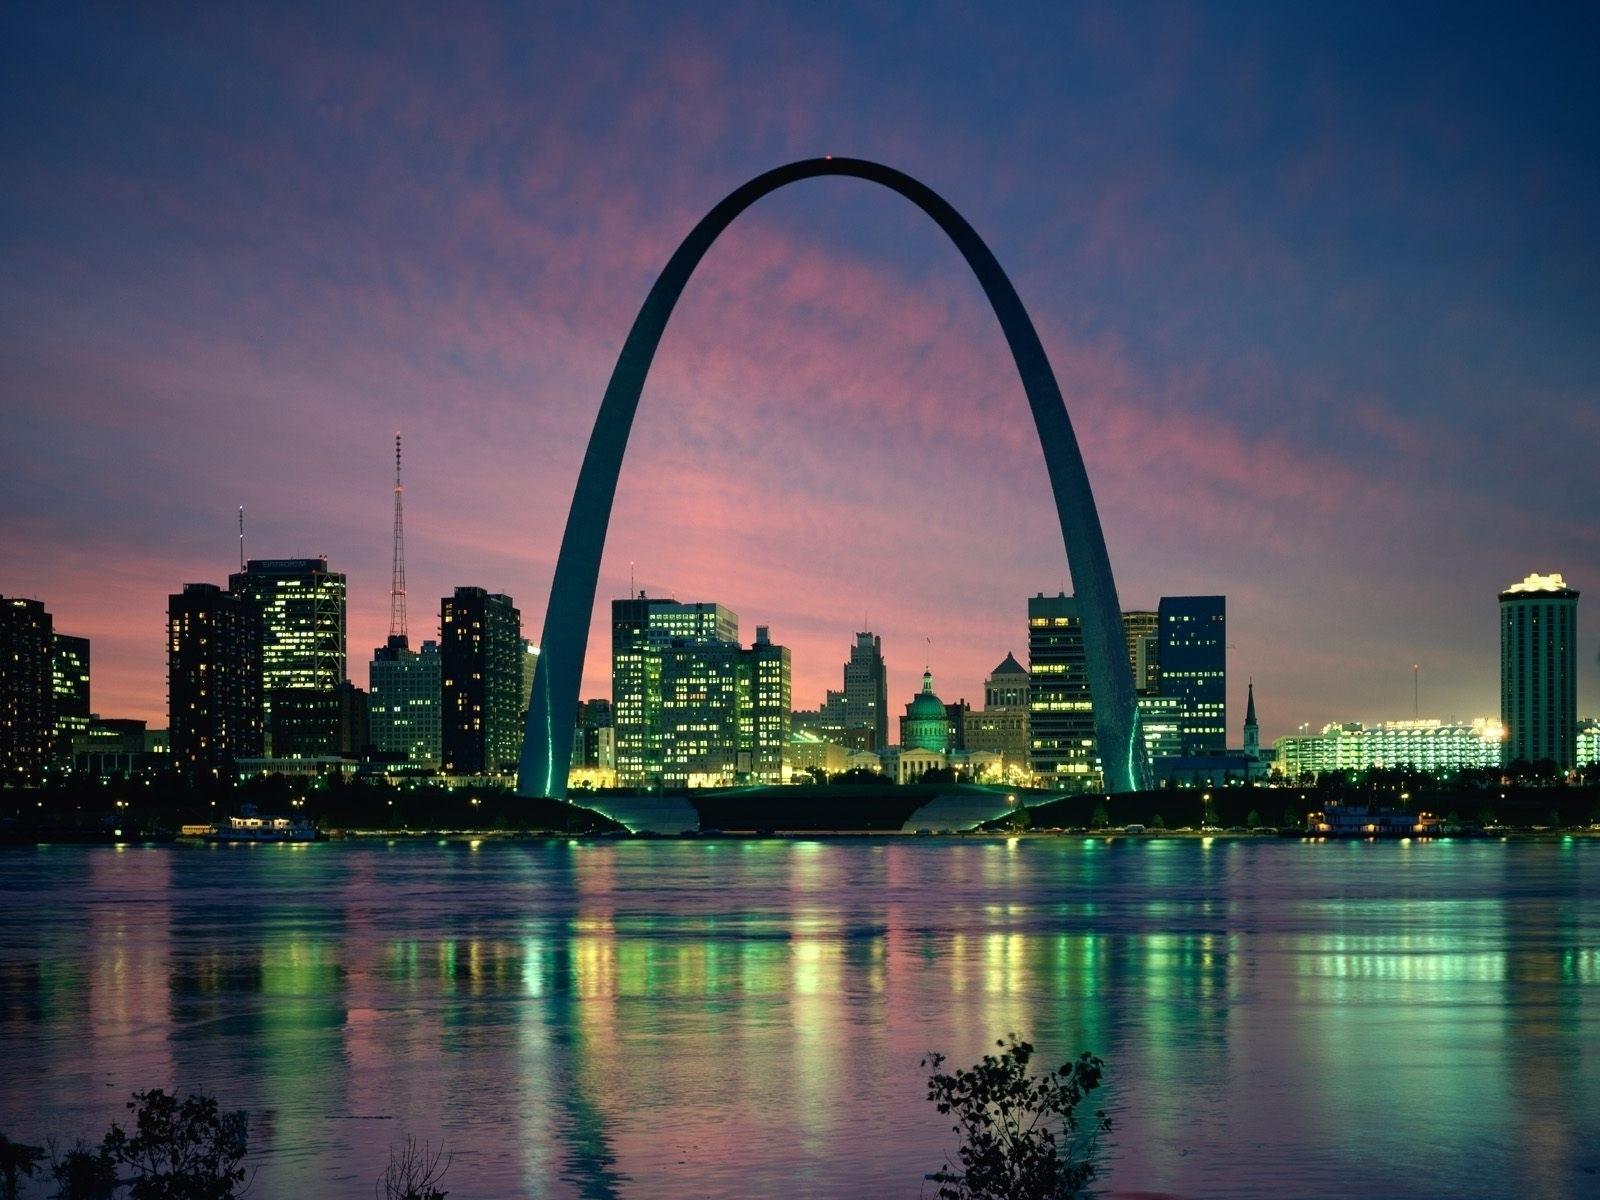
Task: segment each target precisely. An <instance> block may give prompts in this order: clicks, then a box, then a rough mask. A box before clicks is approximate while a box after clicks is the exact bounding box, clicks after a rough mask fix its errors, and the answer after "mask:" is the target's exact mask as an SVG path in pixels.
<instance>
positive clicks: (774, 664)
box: [659, 625, 790, 788]
mask: <svg viewBox="0 0 1600 1200" xmlns="http://www.w3.org/2000/svg"><path fill="white" fill-rule="evenodd" d="M660 662H661V672H660V701H659V728H660V732H661V772H660V779H661V784H662V786H663V787H667V788H689V787H726V786H729V785H732V784H736V783H738V784H743V783H781V782H782V781H783V777H784V763H785V761H786V758H787V751H788V745H789V704H790V679H789V648H788V647H787V646H779V645H775V644H774V643H773V642H772V640H771V638H770V637H769V636H768V633H767V627H766V626H765V625H763V626H760V627H758V628H757V630H756V640H755V644H754V645H752V646H750V647H749V648H748V649H745V648H741V647H740V646H739V644H738V643H737V642H727V641H719V640H689V639H686V638H674V639H673V640H672V641H671V642H669V643H668V644H667V645H665V646H663V647H661V649H660Z"/></svg>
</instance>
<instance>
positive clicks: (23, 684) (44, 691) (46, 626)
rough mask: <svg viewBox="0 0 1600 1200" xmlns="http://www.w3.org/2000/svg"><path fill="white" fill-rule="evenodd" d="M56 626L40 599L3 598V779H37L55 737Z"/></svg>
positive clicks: (0, 642) (0, 653) (0, 703)
mask: <svg viewBox="0 0 1600 1200" xmlns="http://www.w3.org/2000/svg"><path fill="white" fill-rule="evenodd" d="M54 637H55V623H54V621H53V619H52V618H51V616H50V614H49V613H48V612H47V611H46V610H45V607H44V605H43V604H42V603H40V602H39V601H38V600H26V599H21V598H18V597H12V598H10V599H7V598H6V597H4V596H0V778H4V779H5V781H6V782H8V783H9V782H12V781H14V780H16V779H18V778H22V779H32V778H34V777H35V776H37V775H38V773H39V772H40V771H42V770H43V769H44V766H45V763H46V762H48V761H49V758H50V749H51V743H52V742H53V740H54V738H55V715H54V714H55V703H54V698H53V695H52V680H51V654H52V649H53V645H54Z"/></svg>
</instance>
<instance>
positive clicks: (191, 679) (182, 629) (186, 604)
mask: <svg viewBox="0 0 1600 1200" xmlns="http://www.w3.org/2000/svg"><path fill="white" fill-rule="evenodd" d="M263 640H264V628H263V621H262V617H261V609H260V607H259V605H258V604H257V603H256V602H255V601H254V600H253V599H251V598H249V597H247V596H237V595H234V594H233V593H232V592H225V591H223V590H222V589H221V588H219V587H218V586H217V585H216V584H214V583H186V584H184V586H183V591H181V592H179V593H177V594H176V595H173V596H169V597H167V710H168V715H169V719H170V736H171V745H172V754H173V757H174V758H175V759H176V760H177V764H178V768H179V770H181V771H184V772H186V773H188V774H190V775H217V774H220V773H222V772H224V771H227V770H230V769H231V768H232V766H233V764H234V761H235V760H236V759H240V758H257V757H260V755H261V752H262V740H263V724H262V704H261V690H262V689H261V677H262V666H261V655H262V642H263Z"/></svg>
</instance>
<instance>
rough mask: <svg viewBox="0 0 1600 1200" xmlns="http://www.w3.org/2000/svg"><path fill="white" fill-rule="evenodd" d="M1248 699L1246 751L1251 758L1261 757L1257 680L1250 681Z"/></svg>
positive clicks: (1245, 735) (1245, 714)
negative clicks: (1257, 716) (1257, 713)
mask: <svg viewBox="0 0 1600 1200" xmlns="http://www.w3.org/2000/svg"><path fill="white" fill-rule="evenodd" d="M1248 686H1249V691H1248V693H1247V696H1248V699H1247V700H1246V702H1245V706H1244V752H1245V754H1247V755H1248V756H1249V757H1251V758H1260V757H1261V728H1260V726H1258V725H1257V724H1256V681H1255V680H1254V679H1252V680H1250V682H1249V685H1248Z"/></svg>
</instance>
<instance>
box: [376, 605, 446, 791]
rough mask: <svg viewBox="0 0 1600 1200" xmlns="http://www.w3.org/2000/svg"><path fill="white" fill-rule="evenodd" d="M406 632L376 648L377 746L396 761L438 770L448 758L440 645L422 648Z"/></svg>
mask: <svg viewBox="0 0 1600 1200" xmlns="http://www.w3.org/2000/svg"><path fill="white" fill-rule="evenodd" d="M405 641H406V639H405V638H404V637H402V636H392V637H390V638H389V640H388V642H387V644H385V645H383V646H379V647H378V648H377V649H376V650H374V651H373V652H372V662H371V664H370V665H369V666H368V668H367V720H368V726H369V728H370V730H371V737H372V746H373V749H374V750H376V751H377V752H378V753H379V754H381V755H383V756H384V757H385V758H388V759H390V760H391V761H400V762H405V763H408V764H410V765H412V766H414V767H417V768H418V769H420V770H424V771H437V770H438V769H439V765H440V763H441V762H442V760H443V753H444V751H443V745H442V738H443V734H442V727H441V724H440V704H441V701H440V687H441V676H440V670H439V643H438V642H423V643H422V648H421V649H420V650H412V649H411V648H410V647H409V646H407V645H405Z"/></svg>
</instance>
